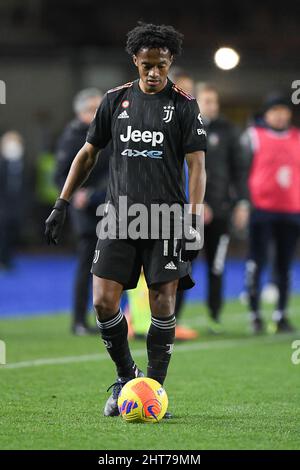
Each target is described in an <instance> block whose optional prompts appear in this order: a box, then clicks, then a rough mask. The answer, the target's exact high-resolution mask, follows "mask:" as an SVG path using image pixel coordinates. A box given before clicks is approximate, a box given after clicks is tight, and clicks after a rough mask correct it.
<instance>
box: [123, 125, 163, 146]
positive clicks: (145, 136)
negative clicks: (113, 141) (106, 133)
mask: <svg viewBox="0 0 300 470" xmlns="http://www.w3.org/2000/svg"><path fill="white" fill-rule="evenodd" d="M120 139H121V140H122V142H128V141H129V140H132V142H140V141H142V142H145V144H150V143H151V144H152V147H156V145H157V144H161V143H162V142H163V141H164V135H163V133H162V132H156V131H153V132H151V131H144V132H141V131H138V130H134V131H133V130H132V126H127V135H126V136H125V135H124V134H121V135H120Z"/></svg>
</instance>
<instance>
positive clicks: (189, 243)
mask: <svg viewBox="0 0 300 470" xmlns="http://www.w3.org/2000/svg"><path fill="white" fill-rule="evenodd" d="M185 158H186V161H187V165H188V183H189V204H190V206H189V213H190V214H191V215H188V216H187V214H186V213H185V217H184V225H183V235H182V239H181V240H179V241H178V245H177V249H179V250H180V256H181V259H182V260H183V261H192V260H193V259H195V258H196V257H197V255H198V253H199V250H200V248H201V246H202V240H201V235H200V233H201V230H200V229H201V209H202V207H201V204H202V203H203V199H204V193H205V186H206V171H205V152H204V151H202V150H199V151H196V152H192V153H187V154H186V155H185Z"/></svg>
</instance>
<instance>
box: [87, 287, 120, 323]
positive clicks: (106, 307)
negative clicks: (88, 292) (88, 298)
mask: <svg viewBox="0 0 300 470" xmlns="http://www.w3.org/2000/svg"><path fill="white" fill-rule="evenodd" d="M93 303H94V309H95V312H96V316H97V318H98V320H99V321H103V320H107V319H109V318H110V317H112V316H113V315H115V314H116V312H117V311H118V309H119V303H118V299H116V296H115V295H114V294H113V293H110V292H97V293H96V294H95V293H94V299H93Z"/></svg>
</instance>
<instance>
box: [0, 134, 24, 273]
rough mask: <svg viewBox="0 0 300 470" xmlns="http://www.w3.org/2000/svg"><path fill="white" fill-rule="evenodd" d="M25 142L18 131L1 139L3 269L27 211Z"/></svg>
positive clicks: (0, 239)
mask: <svg viewBox="0 0 300 470" xmlns="http://www.w3.org/2000/svg"><path fill="white" fill-rule="evenodd" d="M23 201H24V142H23V138H22V136H21V135H20V134H19V133H18V132H15V131H9V132H6V133H5V134H4V135H3V136H2V137H1V140H0V270H1V269H3V270H6V269H9V268H11V266H12V258H13V254H14V248H15V245H16V242H17V239H18V234H19V231H20V226H21V221H22V217H23V211H24V203H23Z"/></svg>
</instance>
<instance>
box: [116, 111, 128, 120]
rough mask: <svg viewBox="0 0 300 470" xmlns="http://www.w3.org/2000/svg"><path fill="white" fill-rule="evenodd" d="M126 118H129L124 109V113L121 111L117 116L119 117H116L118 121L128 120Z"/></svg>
mask: <svg viewBox="0 0 300 470" xmlns="http://www.w3.org/2000/svg"><path fill="white" fill-rule="evenodd" d="M128 118H129V116H128V113H127V111H126V109H125V111H123V113H121V114H119V116H118V119H128Z"/></svg>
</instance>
